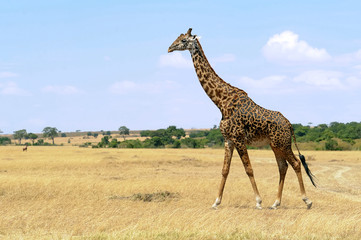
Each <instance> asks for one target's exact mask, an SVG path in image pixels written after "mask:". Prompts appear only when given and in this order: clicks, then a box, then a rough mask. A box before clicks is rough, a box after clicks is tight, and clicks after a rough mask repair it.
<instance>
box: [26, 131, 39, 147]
mask: <svg viewBox="0 0 361 240" xmlns="http://www.w3.org/2000/svg"><path fill="white" fill-rule="evenodd" d="M28 138H30V139H31V141H32V142H33V145H34V141H35V139H37V138H38V135H36V134H35V133H29V134H28Z"/></svg>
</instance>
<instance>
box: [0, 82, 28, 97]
mask: <svg viewBox="0 0 361 240" xmlns="http://www.w3.org/2000/svg"><path fill="white" fill-rule="evenodd" d="M0 94H1V95H14V96H29V95H30V93H29V92H28V91H26V90H24V89H21V88H20V87H18V85H17V84H16V83H15V82H6V83H0Z"/></svg>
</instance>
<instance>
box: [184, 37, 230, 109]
mask: <svg viewBox="0 0 361 240" xmlns="http://www.w3.org/2000/svg"><path fill="white" fill-rule="evenodd" d="M196 41H197V42H196V44H195V49H193V50H191V51H190V52H191V55H192V60H193V65H194V68H195V71H196V74H197V76H198V79H199V82H200V83H201V85H202V87H203V89H204V91H205V92H206V93H207V95H208V96H209V98H210V99H211V100H212V101H213V102H214V104H216V105H217V107H218V108H219V109H220V110H221V111H222V102H224V101H222V100H225V99H227V98H229V97H230V94H231V93H232V92H233V93H234V91H232V90H234V89H235V87H233V86H231V85H230V84H228V83H227V82H225V81H224V80H223V79H222V78H220V77H219V76H218V75H217V73H216V72H215V71H214V70H213V68H212V66H211V65H210V63H209V62H208V60H207V58H206V56H205V55H204V52H203V49H202V46H201V45H200V43H199V41H198V39H197V40H196Z"/></svg>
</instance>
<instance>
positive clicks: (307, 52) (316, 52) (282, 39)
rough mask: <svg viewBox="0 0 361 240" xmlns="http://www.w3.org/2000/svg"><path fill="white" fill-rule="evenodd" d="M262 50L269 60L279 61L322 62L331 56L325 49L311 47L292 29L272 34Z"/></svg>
mask: <svg viewBox="0 0 361 240" xmlns="http://www.w3.org/2000/svg"><path fill="white" fill-rule="evenodd" d="M262 52H263V55H264V56H265V57H266V58H267V59H268V60H270V61H278V62H320V61H326V60H329V59H330V58H331V56H330V55H329V54H328V53H327V51H326V50H325V49H323V48H322V49H318V48H314V47H311V46H310V45H309V44H308V43H307V42H305V41H303V40H300V39H299V37H298V35H297V34H295V33H293V32H291V31H284V32H282V33H280V34H275V35H274V36H272V37H271V38H270V39H269V40H268V42H267V43H266V45H265V46H264V47H263V49H262Z"/></svg>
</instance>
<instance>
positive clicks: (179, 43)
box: [168, 28, 197, 53]
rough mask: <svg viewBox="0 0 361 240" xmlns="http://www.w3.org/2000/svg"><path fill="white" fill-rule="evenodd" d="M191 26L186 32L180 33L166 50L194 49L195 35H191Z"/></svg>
mask: <svg viewBox="0 0 361 240" xmlns="http://www.w3.org/2000/svg"><path fill="white" fill-rule="evenodd" d="M191 32H192V28H190V29H188V31H187V33H186V34H183V33H182V34H181V35H180V36H179V37H178V38H177V39H176V40H175V41H174V42H173V43H172V45H171V46H170V47H169V48H168V52H169V53H170V52H173V51H184V50H189V51H192V50H195V49H196V48H197V35H192V34H191Z"/></svg>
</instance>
